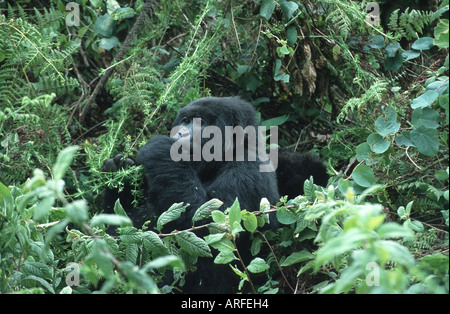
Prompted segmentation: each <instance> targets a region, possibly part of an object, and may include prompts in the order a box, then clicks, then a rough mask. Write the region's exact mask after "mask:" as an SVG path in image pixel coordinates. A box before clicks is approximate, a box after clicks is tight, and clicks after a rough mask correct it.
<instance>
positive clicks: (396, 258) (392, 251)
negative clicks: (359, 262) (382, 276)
mask: <svg viewBox="0 0 450 314" xmlns="http://www.w3.org/2000/svg"><path fill="white" fill-rule="evenodd" d="M375 247H376V250H377V251H378V255H379V256H380V257H385V259H386V260H385V261H382V262H384V263H386V262H388V261H393V262H396V263H398V264H400V265H404V266H408V267H412V266H414V264H415V260H414V257H413V256H412V255H411V252H410V251H409V250H408V249H407V248H406V247H404V246H403V245H401V244H399V243H397V242H394V241H390V240H380V241H376V242H375Z"/></svg>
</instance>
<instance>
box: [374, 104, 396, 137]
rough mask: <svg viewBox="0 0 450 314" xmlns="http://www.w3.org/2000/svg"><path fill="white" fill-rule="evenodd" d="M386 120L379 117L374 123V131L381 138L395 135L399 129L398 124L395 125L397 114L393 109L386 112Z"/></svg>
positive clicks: (389, 108)
mask: <svg viewBox="0 0 450 314" xmlns="http://www.w3.org/2000/svg"><path fill="white" fill-rule="evenodd" d="M386 115H387V116H386V118H384V117H379V118H378V119H377V120H376V121H375V131H377V133H378V134H380V135H381V136H382V137H385V136H386V135H389V134H395V133H397V132H398V130H399V129H400V123H397V112H396V111H395V109H394V108H392V107H388V108H387V110H386Z"/></svg>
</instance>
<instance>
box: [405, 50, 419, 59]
mask: <svg viewBox="0 0 450 314" xmlns="http://www.w3.org/2000/svg"><path fill="white" fill-rule="evenodd" d="M402 57H403V58H405V61H409V60H413V59H415V58H418V57H420V51H417V50H406V51H403V52H402Z"/></svg>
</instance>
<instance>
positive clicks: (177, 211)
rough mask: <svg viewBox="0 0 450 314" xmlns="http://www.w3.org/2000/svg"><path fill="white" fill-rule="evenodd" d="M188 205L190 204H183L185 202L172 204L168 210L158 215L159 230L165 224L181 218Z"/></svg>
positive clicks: (157, 227) (157, 224) (157, 225)
mask: <svg viewBox="0 0 450 314" xmlns="http://www.w3.org/2000/svg"><path fill="white" fill-rule="evenodd" d="M188 206H189V204H186V205H183V203H175V204H173V205H172V206H170V208H169V209H168V210H166V211H165V212H164V213H162V214H161V215H160V216H159V217H158V221H157V222H156V229H157V230H158V231H161V230H162V228H163V227H164V225H166V224H168V223H169V222H171V221H174V220H176V219H178V218H180V216H181V214H182V213H184V212H185V211H186V208H187V207H188Z"/></svg>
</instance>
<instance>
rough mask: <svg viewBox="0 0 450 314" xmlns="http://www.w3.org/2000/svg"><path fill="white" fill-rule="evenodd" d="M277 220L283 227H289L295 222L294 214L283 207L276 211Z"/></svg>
mask: <svg viewBox="0 0 450 314" xmlns="http://www.w3.org/2000/svg"><path fill="white" fill-rule="evenodd" d="M277 219H278V221H279V222H280V223H282V224H283V225H290V224H293V223H295V222H296V221H297V217H296V216H295V214H294V213H292V212H291V211H290V210H289V209H287V208H286V207H284V206H282V207H280V208H279V209H278V210H277Z"/></svg>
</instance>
